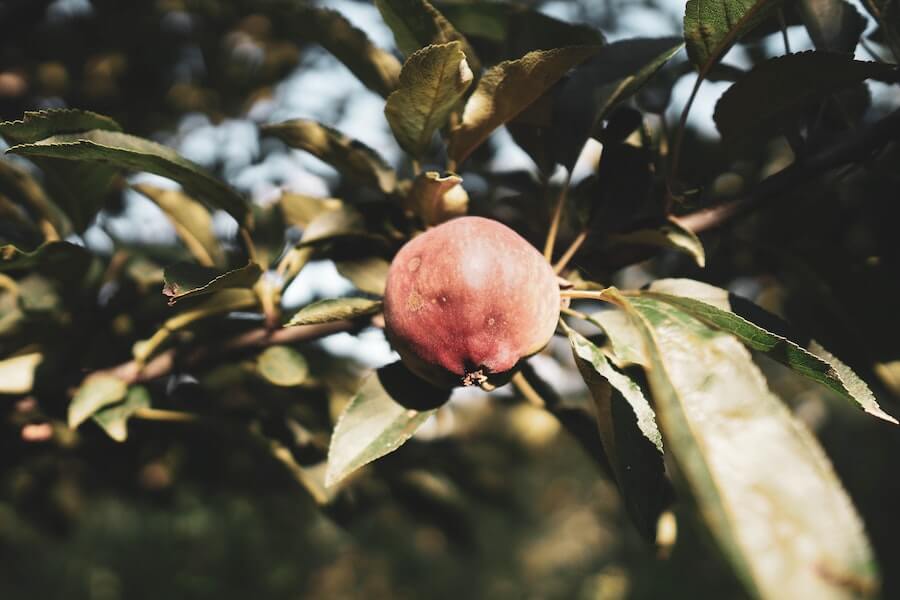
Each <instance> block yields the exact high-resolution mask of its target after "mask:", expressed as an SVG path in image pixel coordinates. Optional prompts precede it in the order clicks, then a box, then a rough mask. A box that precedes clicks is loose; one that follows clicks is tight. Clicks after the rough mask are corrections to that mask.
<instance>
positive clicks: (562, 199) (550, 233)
mask: <svg viewBox="0 0 900 600" xmlns="http://www.w3.org/2000/svg"><path fill="white" fill-rule="evenodd" d="M571 181H572V171H567V172H566V179H565V181H563V185H562V188H560V190H559V196H557V198H556V206H555V207H554V208H553V219H552V220H551V221H550V229H549V230H547V241H546V242H545V243H544V258H546V259H547V261H548V262H549V261H551V260H553V246H554V245H555V244H556V235H557V234H558V233H559V222H560V219H561V218H562V212H563V206H565V204H566V194H567V193H568V191H569V183H570V182H571Z"/></svg>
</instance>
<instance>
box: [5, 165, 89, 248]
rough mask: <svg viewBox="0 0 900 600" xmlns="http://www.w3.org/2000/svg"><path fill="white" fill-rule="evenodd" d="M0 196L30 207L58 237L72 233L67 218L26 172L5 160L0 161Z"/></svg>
mask: <svg viewBox="0 0 900 600" xmlns="http://www.w3.org/2000/svg"><path fill="white" fill-rule="evenodd" d="M0 195H6V196H8V197H9V198H10V199H12V201H13V202H17V203H20V204H23V205H25V206H28V207H30V208H31V210H32V211H34V212H35V213H37V215H39V217H40V218H42V219H43V220H45V221H46V222H47V223H49V224H50V225H51V226H52V227H53V229H55V230H56V234H57V235H58V236H60V237H65V236H67V235H69V234H70V233H72V224H71V223H70V222H69V219H68V217H67V216H66V215H65V213H63V212H62V210H60V208H59V206H57V205H56V204H55V203H54V202H53V201H52V200H50V198H48V197H47V194H46V193H45V192H44V188H43V187H41V185H40V184H39V183H38V182H37V181H36V180H35V179H34V177H32V176H31V175H30V174H29V173H28V172H27V171H25V170H24V169H22V168H20V167H18V166H16V165H14V164H12V162H10V161H6V160H0Z"/></svg>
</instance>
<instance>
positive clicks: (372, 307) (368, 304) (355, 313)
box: [285, 298, 381, 327]
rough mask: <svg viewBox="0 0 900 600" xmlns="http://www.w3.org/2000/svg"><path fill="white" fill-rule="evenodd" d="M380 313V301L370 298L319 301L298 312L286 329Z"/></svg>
mask: <svg viewBox="0 0 900 600" xmlns="http://www.w3.org/2000/svg"><path fill="white" fill-rule="evenodd" d="M378 312H381V301H380V300H369V299H368V298H333V299H329V300H319V301H318V302H313V303H312V304H310V305H308V306H304V307H303V308H301V309H300V310H299V311H297V313H296V314H295V315H294V316H293V317H291V320H290V321H288V323H287V324H286V325H285V327H290V326H292V325H311V324H314V323H328V322H330V321H343V320H345V319H355V318H357V317H363V316H366V315H374V314H376V313H378Z"/></svg>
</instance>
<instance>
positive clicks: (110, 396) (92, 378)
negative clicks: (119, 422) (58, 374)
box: [69, 373, 128, 429]
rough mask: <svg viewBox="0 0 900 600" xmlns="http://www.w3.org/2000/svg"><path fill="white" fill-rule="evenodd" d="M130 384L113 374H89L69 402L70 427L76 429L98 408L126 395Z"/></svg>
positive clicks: (113, 402)
mask: <svg viewBox="0 0 900 600" xmlns="http://www.w3.org/2000/svg"><path fill="white" fill-rule="evenodd" d="M127 392H128V384H126V383H125V382H124V381H123V380H121V379H119V378H118V377H115V376H113V375H106V374H102V373H95V374H93V375H89V376H88V377H87V379H85V380H84V381H83V382H82V383H81V385H80V386H79V387H78V391H76V392H75V396H74V397H73V398H72V401H71V402H70V403H69V427H71V428H72V429H75V428H76V427H78V426H79V425H81V424H82V423H83V422H84V421H86V420H87V419H88V418H89V417H91V415H93V414H94V413H96V412H97V411H98V410H100V409H101V408H103V407H105V406H109V405H110V404H115V403H116V402H118V401H119V400H121V399H122V398H124V397H125V394H126V393H127Z"/></svg>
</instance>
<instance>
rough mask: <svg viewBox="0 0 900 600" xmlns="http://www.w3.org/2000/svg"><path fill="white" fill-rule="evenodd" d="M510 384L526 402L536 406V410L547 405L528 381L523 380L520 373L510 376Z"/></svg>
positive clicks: (523, 377)
mask: <svg viewBox="0 0 900 600" xmlns="http://www.w3.org/2000/svg"><path fill="white" fill-rule="evenodd" d="M510 382H511V383H512V384H513V386H514V387H515V388H516V389H517V390H519V393H520V394H522V396H523V397H524V398H525V399H526V400H527V401H528V403H529V404H531V405H532V406H537V407H538V408H546V407H547V403H546V402H544V399H543V398H541V395H540V394H538V393H537V390H535V389H534V388H533V387H532V386H531V384H530V383H528V380H527V379H525V376H524V375H522V372H521V371H520V372H518V373H516V374H515V375H513V376H512V379H511V380H510Z"/></svg>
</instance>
